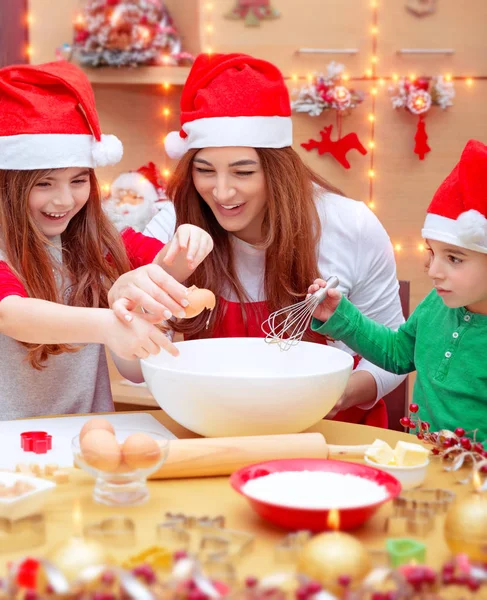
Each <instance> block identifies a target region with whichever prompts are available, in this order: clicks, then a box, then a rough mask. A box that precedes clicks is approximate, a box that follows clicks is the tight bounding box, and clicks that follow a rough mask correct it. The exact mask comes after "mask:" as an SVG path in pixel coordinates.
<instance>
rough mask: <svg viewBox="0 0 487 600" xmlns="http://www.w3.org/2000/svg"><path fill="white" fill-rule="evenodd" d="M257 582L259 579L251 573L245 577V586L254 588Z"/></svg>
mask: <svg viewBox="0 0 487 600" xmlns="http://www.w3.org/2000/svg"><path fill="white" fill-rule="evenodd" d="M258 583H259V580H258V579H257V577H254V576H253V575H249V576H248V577H247V578H246V579H245V587H248V588H254V587H255V586H256V585H257V584H258Z"/></svg>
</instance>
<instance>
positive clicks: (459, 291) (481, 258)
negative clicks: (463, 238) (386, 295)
mask: <svg viewBox="0 0 487 600" xmlns="http://www.w3.org/2000/svg"><path fill="white" fill-rule="evenodd" d="M426 242H427V245H428V252H429V254H430V257H429V262H428V275H429V276H430V277H431V279H432V281H433V284H434V286H435V288H436V291H437V292H438V295H439V296H441V298H442V300H443V302H444V303H445V304H446V306H448V307H449V308H458V307H460V306H465V307H466V308H467V309H468V310H470V311H471V312H475V313H480V314H483V315H487V254H483V253H482V252H474V251H473V250H467V249H465V248H460V247H458V246H453V245H452V244H446V243H445V242H437V241H435V240H426Z"/></svg>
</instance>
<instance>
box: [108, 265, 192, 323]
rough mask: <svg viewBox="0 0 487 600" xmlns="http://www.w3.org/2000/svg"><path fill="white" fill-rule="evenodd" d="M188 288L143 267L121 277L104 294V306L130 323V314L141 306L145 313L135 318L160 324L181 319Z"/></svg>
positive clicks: (160, 271) (152, 268) (156, 269)
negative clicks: (106, 303)
mask: <svg viewBox="0 0 487 600" xmlns="http://www.w3.org/2000/svg"><path fill="white" fill-rule="evenodd" d="M187 293H188V289H187V288H186V287H184V285H182V284H180V283H178V282H177V281H176V280H175V279H174V278H173V277H171V275H169V273H166V271H165V270H164V269H163V268H162V267H160V266H159V265H156V264H150V265H145V266H144V267H139V268H138V269H134V270H133V271H129V272H128V273H124V274H123V275H121V276H120V277H119V278H118V279H117V281H116V282H115V283H114V284H113V286H112V288H111V290H110V291H109V292H108V303H109V306H110V308H112V309H113V312H114V313H115V315H116V316H117V317H118V318H119V319H120V320H122V321H126V322H130V321H132V319H133V318H134V317H135V315H134V314H133V312H132V311H134V310H135V309H137V308H138V307H141V308H143V309H144V310H145V312H146V314H144V315H139V318H143V319H145V320H146V321H149V322H151V323H160V322H161V321H164V320H167V319H170V318H171V317H172V315H175V316H176V317H182V316H184V314H185V313H184V309H185V307H186V306H188V304H189V302H188V300H187V298H186V295H187Z"/></svg>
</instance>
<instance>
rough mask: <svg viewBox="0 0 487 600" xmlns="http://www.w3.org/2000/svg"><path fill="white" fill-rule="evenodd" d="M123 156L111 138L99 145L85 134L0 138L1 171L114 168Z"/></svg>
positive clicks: (114, 140) (119, 144) (117, 143)
mask: <svg viewBox="0 0 487 600" xmlns="http://www.w3.org/2000/svg"><path fill="white" fill-rule="evenodd" d="M106 138H108V139H106ZM97 146H99V147H97ZM122 154H123V146H122V142H121V141H120V140H119V139H117V138H116V137H115V136H112V135H108V136H105V135H104V136H102V140H101V142H96V141H95V140H94V138H93V136H92V135H85V134H64V133H36V134H21V135H10V136H3V137H0V169H14V170H19V171H31V170H33V169H65V168H68V167H89V168H94V167H98V166H102V165H103V164H116V163H117V162H119V160H120V159H121V158H122ZM100 159H101V162H99V160H100ZM107 160H108V161H109V162H106V161H107Z"/></svg>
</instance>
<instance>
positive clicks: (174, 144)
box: [164, 131, 188, 158]
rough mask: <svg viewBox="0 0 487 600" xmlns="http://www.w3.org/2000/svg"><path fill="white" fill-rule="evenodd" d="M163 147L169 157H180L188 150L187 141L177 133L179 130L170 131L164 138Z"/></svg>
mask: <svg viewBox="0 0 487 600" xmlns="http://www.w3.org/2000/svg"><path fill="white" fill-rule="evenodd" d="M164 147H165V148H166V152H167V155H168V156H169V158H181V156H183V155H184V154H186V151H187V150H188V143H187V141H186V140H185V139H183V138H182V137H181V136H180V135H179V131H171V132H170V133H168V134H167V136H166V139H165V140H164Z"/></svg>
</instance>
